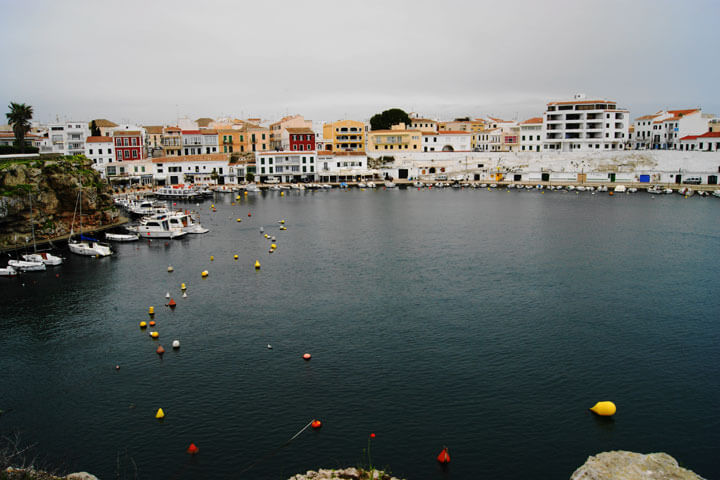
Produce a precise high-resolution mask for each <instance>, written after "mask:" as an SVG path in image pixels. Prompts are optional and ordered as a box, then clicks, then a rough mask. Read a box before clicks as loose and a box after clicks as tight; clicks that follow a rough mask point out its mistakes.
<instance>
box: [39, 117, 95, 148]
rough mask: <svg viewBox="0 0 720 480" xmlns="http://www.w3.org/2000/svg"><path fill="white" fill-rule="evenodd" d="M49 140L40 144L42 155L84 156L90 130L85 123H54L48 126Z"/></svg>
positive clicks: (44, 140)
mask: <svg viewBox="0 0 720 480" xmlns="http://www.w3.org/2000/svg"><path fill="white" fill-rule="evenodd" d="M46 128H47V133H48V138H47V139H43V141H42V142H41V144H40V153H59V154H61V155H82V154H84V153H85V139H86V138H87V137H89V136H90V129H89V128H88V125H87V123H85V122H67V123H54V124H50V125H47V127H46Z"/></svg>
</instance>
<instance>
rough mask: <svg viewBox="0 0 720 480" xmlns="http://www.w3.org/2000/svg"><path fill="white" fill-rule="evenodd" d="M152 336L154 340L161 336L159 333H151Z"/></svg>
mask: <svg viewBox="0 0 720 480" xmlns="http://www.w3.org/2000/svg"><path fill="white" fill-rule="evenodd" d="M150 336H151V337H152V338H158V337H159V336H160V334H159V333H158V332H150Z"/></svg>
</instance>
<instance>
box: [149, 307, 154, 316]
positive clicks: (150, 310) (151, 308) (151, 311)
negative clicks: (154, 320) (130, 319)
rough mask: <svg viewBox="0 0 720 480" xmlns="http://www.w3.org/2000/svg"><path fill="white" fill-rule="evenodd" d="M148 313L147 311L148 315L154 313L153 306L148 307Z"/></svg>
mask: <svg viewBox="0 0 720 480" xmlns="http://www.w3.org/2000/svg"><path fill="white" fill-rule="evenodd" d="M148 313H149V314H150V315H152V314H154V313H155V307H150V308H148Z"/></svg>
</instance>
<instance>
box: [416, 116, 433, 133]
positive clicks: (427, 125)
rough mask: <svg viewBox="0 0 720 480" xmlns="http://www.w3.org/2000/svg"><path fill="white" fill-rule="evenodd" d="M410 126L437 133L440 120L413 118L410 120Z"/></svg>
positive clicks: (423, 131) (425, 131)
mask: <svg viewBox="0 0 720 480" xmlns="http://www.w3.org/2000/svg"><path fill="white" fill-rule="evenodd" d="M410 128H412V129H413V130H420V131H421V132H422V133H437V131H438V122H436V121H435V120H431V119H429V118H413V119H411V120H410Z"/></svg>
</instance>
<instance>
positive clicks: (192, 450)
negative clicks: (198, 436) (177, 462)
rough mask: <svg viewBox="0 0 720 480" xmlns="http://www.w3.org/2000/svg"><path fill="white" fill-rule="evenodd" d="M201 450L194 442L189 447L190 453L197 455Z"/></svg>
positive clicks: (188, 451)
mask: <svg viewBox="0 0 720 480" xmlns="http://www.w3.org/2000/svg"><path fill="white" fill-rule="evenodd" d="M199 451H200V449H199V448H198V447H196V446H195V444H194V443H191V444H190V446H189V447H188V448H187V453H189V454H190V455H195V454H197V453H198V452H199Z"/></svg>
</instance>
